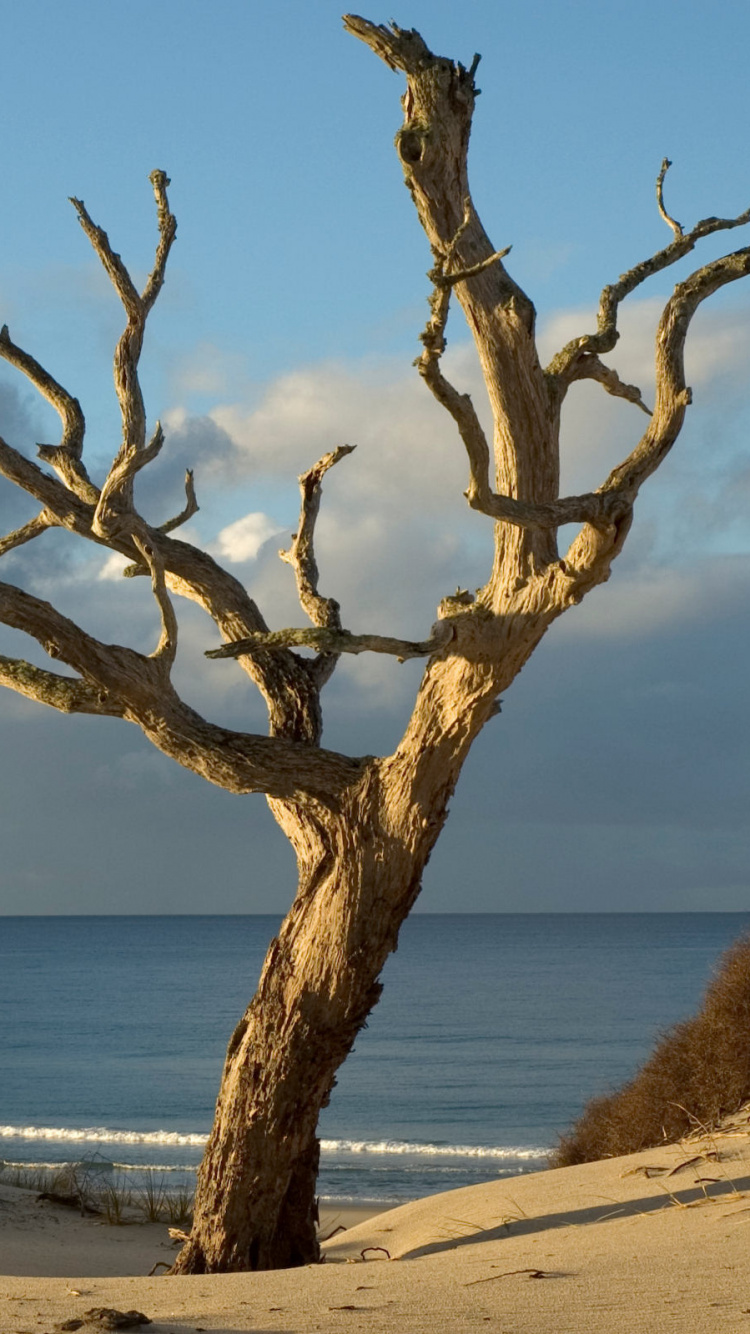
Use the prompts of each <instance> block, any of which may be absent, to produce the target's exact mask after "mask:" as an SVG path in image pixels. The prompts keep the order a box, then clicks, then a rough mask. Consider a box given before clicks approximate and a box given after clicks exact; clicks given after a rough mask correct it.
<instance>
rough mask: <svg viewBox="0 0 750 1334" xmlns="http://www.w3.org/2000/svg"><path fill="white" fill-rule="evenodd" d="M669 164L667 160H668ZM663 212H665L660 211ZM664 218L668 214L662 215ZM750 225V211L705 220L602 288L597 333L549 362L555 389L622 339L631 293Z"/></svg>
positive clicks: (560, 389) (574, 342)
mask: <svg viewBox="0 0 750 1334" xmlns="http://www.w3.org/2000/svg"><path fill="white" fill-rule="evenodd" d="M665 162H666V159H665ZM665 171H666V167H665V166H664V164H662V171H661V172H660V173H659V182H662V183H663V179H664V173H665ZM660 211H661V209H660ZM662 215H663V216H664V214H662ZM667 221H668V222H670V226H672V230H673V231H674V230H675V228H677V227H679V223H674V222H673V220H672V221H670V220H669V218H668V217H667ZM748 222H750V209H746V210H745V212H744V213H740V214H739V215H738V216H737V217H736V218H704V219H703V220H702V221H701V222H698V223H696V225H695V227H693V229H692V231H690V232H688V233H687V234H686V235H683V233H682V229H680V231H679V232H678V233H677V234H676V235H675V239H674V241H672V243H671V244H670V245H668V246H666V247H665V248H664V249H663V250H660V251H658V253H657V254H655V255H652V256H651V258H650V259H645V260H643V261H642V262H641V263H640V264H636V265H634V266H633V268H632V269H628V271H627V273H624V274H623V275H622V277H621V278H619V279H618V281H617V282H616V283H612V284H610V286H608V287H605V288H603V289H602V293H601V297H600V298H599V313H598V316H597V331H596V333H595V334H584V335H583V336H582V337H581V338H574V339H572V340H571V341H570V342H569V343H566V344H565V347H563V348H562V350H561V351H560V352H558V353H557V354H556V355H555V356H554V357H553V358H552V361H551V362H550V363H549V365H548V367H547V371H546V374H547V376H548V377H549V379H550V384H551V387H552V388H553V389H554V390H555V391H556V393H557V394H560V393H562V394H563V395H564V391H565V388H566V387H567V385H568V384H570V382H571V380H573V379H576V378H577V377H576V374H575V368H576V363H577V362H578V360H579V358H580V357H581V356H583V355H584V354H585V353H588V352H593V353H595V354H600V353H606V352H611V351H612V349H613V347H614V346H615V343H616V342H617V340H618V338H619V333H618V331H617V313H618V309H619V306H620V302H622V301H624V300H625V297H627V296H629V295H630V293H631V292H634V291H635V289H636V288H637V287H640V286H641V284H642V283H644V282H645V281H646V279H647V278H651V277H652V276H653V275H654V274H655V273H661V271H662V270H663V269H666V268H669V266H670V265H671V264H676V263H677V261H678V260H680V259H683V258H684V256H685V255H688V254H690V251H691V250H694V249H695V247H696V245H697V243H698V241H701V240H703V238H704V237H706V236H713V234H714V233H715V232H721V231H729V230H731V229H732V228H733V227H744V226H745V224H746V223H748Z"/></svg>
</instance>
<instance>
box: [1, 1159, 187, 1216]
mask: <svg viewBox="0 0 750 1334" xmlns="http://www.w3.org/2000/svg"><path fill="white" fill-rule="evenodd" d="M0 1186H14V1187H16V1188H17V1189H19V1190H28V1191H33V1192H35V1193H36V1195H37V1199H39V1200H40V1201H44V1200H46V1201H48V1202H49V1203H50V1204H56V1205H59V1206H61V1207H63V1208H68V1209H75V1210H77V1212H79V1213H80V1214H81V1216H82V1217H96V1218H99V1219H100V1220H101V1222H103V1223H109V1224H111V1225H112V1226H114V1227H122V1226H124V1225H126V1224H136V1223H167V1224H170V1225H175V1226H178V1227H184V1226H185V1225H187V1224H189V1223H190V1221H191V1219H192V1215H193V1199H194V1192H193V1191H192V1190H190V1189H188V1188H187V1187H179V1188H178V1189H177V1190H171V1189H170V1187H169V1183H168V1180H167V1178H166V1177H165V1176H164V1175H163V1174H160V1173H158V1172H148V1173H147V1174H146V1179H145V1181H144V1183H143V1184H142V1185H141V1186H140V1187H139V1188H136V1189H133V1188H132V1187H131V1186H130V1185H129V1184H128V1182H127V1181H126V1180H125V1179H124V1178H123V1176H122V1175H117V1174H115V1175H114V1176H113V1175H110V1174H105V1173H103V1172H102V1171H101V1170H100V1168H99V1166H98V1165H97V1164H94V1165H93V1170H92V1164H91V1163H89V1162H87V1161H83V1162H80V1163H63V1164H61V1165H60V1166H59V1167H56V1166H51V1165H46V1164H40V1165H39V1166H38V1167H36V1166H33V1165H31V1164H28V1163H24V1164H18V1163H6V1162H2V1161H0Z"/></svg>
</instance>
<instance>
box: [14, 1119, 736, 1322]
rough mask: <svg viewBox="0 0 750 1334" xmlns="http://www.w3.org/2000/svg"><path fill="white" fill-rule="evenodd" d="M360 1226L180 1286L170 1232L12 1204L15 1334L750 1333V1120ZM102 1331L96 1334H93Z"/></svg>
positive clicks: (439, 1199) (24, 1199)
mask: <svg viewBox="0 0 750 1334" xmlns="http://www.w3.org/2000/svg"><path fill="white" fill-rule="evenodd" d="M367 1212H368V1211H367V1210H366V1209H365V1210H363V1211H361V1212H360V1214H359V1217H358V1216H357V1215H356V1213H355V1214H351V1213H349V1212H348V1211H336V1210H334V1209H328V1210H326V1212H325V1215H324V1217H323V1218H322V1220H321V1221H322V1224H323V1231H324V1232H325V1230H326V1229H329V1230H333V1228H334V1227H336V1226H338V1224H339V1223H345V1224H346V1225H347V1230H346V1232H338V1233H337V1234H336V1235H335V1236H334V1237H332V1238H331V1239H330V1240H329V1241H328V1242H326V1243H325V1245H324V1253H325V1263H324V1264H322V1265H316V1266H311V1267H309V1268H307V1269H302V1270H285V1271H280V1272H275V1273H264V1274H238V1275H212V1276H210V1277H194V1278H173V1277H170V1276H168V1275H164V1273H163V1270H162V1272H161V1273H157V1274H156V1275H155V1276H153V1277H146V1275H147V1274H148V1271H149V1270H150V1269H152V1268H153V1266H154V1265H156V1264H157V1263H158V1262H159V1261H162V1262H168V1261H169V1259H170V1256H173V1255H174V1254H175V1244H174V1243H173V1242H172V1241H171V1239H170V1238H169V1236H168V1233H167V1230H166V1228H165V1227H164V1226H162V1225H159V1226H155V1225H143V1224H141V1225H134V1226H129V1227H110V1226H106V1225H102V1224H101V1223H99V1222H98V1221H97V1220H92V1219H81V1218H80V1217H78V1216H77V1215H76V1214H75V1213H72V1212H71V1211H69V1210H66V1209H61V1208H59V1207H57V1206H55V1205H51V1204H49V1203H46V1202H45V1203H39V1202H37V1200H36V1197H35V1195H34V1194H32V1193H30V1192H26V1191H21V1190H18V1189H15V1188H11V1187H4V1188H2V1191H1V1192H0V1270H2V1272H3V1275H4V1276H3V1277H0V1330H1V1331H2V1334H24V1331H36V1332H38V1331H42V1332H43V1334H44V1332H45V1331H50V1332H51V1331H52V1330H54V1329H55V1327H60V1326H61V1325H62V1324H63V1323H64V1322H66V1321H70V1320H75V1319H78V1320H83V1319H85V1313H86V1311H89V1310H91V1309H92V1308H97V1307H114V1308H116V1309H118V1310H121V1311H125V1310H131V1309H135V1310H137V1311H140V1312H142V1313H143V1314H144V1315H146V1316H148V1317H149V1319H150V1320H152V1321H153V1324H152V1326H151V1327H150V1328H153V1330H154V1334H166V1331H173V1334H182V1331H193V1330H206V1331H209V1330H210V1331H212V1332H213V1334H240V1331H246V1330H254V1331H263V1332H264V1334H277V1332H278V1334H281V1331H295V1332H296V1334H308V1331H318V1330H320V1331H326V1332H327V1334H338V1331H343V1330H364V1331H370V1332H371V1334H385V1332H386V1331H396V1330H398V1331H409V1334H411V1331H414V1332H415V1334H421V1332H422V1331H424V1332H425V1334H427V1331H429V1332H430V1334H444V1331H454V1330H455V1331H464V1330H467V1331H468V1330H477V1329H478V1328H485V1329H494V1330H498V1331H502V1332H503V1334H604V1332H605V1331H606V1332H607V1334H611V1332H612V1331H618V1332H619V1331H622V1332H623V1334H625V1331H628V1334H631V1332H632V1334H641V1332H642V1334H660V1332H661V1331H667V1330H669V1331H675V1330H679V1331H685V1334H688V1331H689V1332H690V1334H703V1332H704V1331H706V1332H708V1331H711V1334H713V1332H714V1331H719V1330H721V1331H727V1332H728V1334H739V1331H741V1330H748V1329H750V1260H749V1259H748V1241H749V1239H750V1232H749V1231H748V1225H750V1118H749V1117H748V1114H747V1111H745V1112H743V1114H742V1115H741V1116H740V1117H738V1118H736V1119H735V1120H734V1121H733V1122H732V1123H730V1124H727V1125H725V1126H724V1127H723V1128H722V1131H721V1133H716V1134H713V1135H706V1136H705V1137H703V1138H690V1139H689V1140H685V1141H682V1142H681V1143H678V1144H672V1145H667V1146H663V1147H660V1148H658V1149H650V1150H647V1151H645V1152H643V1153H638V1154H633V1155H630V1156H629V1157H626V1158H613V1159H609V1160H607V1161H604V1162H598V1163H588V1164H585V1165H583V1166H580V1167H567V1168H561V1169H557V1170H553V1171H545V1172H537V1173H533V1174H529V1175H527V1176H521V1177H514V1178H504V1179H502V1180H497V1181H494V1182H490V1183H488V1184H486V1185H482V1186H472V1187H470V1188H467V1189H463V1190H457V1191H450V1192H447V1193H444V1194H442V1195H435V1196H430V1197H428V1198H425V1199H422V1200H416V1201H414V1202H412V1203H410V1204H406V1205H402V1206H400V1207H399V1208H397V1209H393V1210H390V1211H389V1212H387V1213H381V1214H377V1215H374V1216H369V1217H362V1213H365V1214H366V1213H367ZM87 1328H89V1329H91V1328H93V1326H91V1325H86V1324H85V1323H84V1325H83V1326H82V1329H83V1330H84V1334H85V1331H86V1329H87Z"/></svg>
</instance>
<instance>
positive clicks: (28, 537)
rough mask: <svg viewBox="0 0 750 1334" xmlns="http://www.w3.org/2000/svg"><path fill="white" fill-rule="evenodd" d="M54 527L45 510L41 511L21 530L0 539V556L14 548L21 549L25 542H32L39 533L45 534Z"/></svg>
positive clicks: (52, 517) (53, 522) (53, 521)
mask: <svg viewBox="0 0 750 1334" xmlns="http://www.w3.org/2000/svg"><path fill="white" fill-rule="evenodd" d="M54 527H55V518H54V516H53V515H52V514H49V513H48V511H47V510H42V512H41V514H37V515H36V516H35V517H34V518H33V519H29V522H28V523H25V524H23V526H22V527H21V528H16V529H15V530H14V532H12V533H8V534H7V535H6V536H5V537H0V556H4V555H6V553H7V552H8V551H13V550H14V548H15V547H22V546H23V545H24V543H26V542H32V541H33V540H34V538H35V537H39V535H40V533H46V531H47V529H48V528H54Z"/></svg>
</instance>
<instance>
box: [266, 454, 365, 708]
mask: <svg viewBox="0 0 750 1334" xmlns="http://www.w3.org/2000/svg"><path fill="white" fill-rule="evenodd" d="M354 449H355V446H354V445H337V447H336V448H335V449H333V450H331V452H330V453H328V454H324V455H323V457H322V458H321V459H318V462H317V463H315V464H313V466H312V468H309V469H308V471H307V472H304V473H303V474H302V476H301V477H300V479H299V485H300V492H301V495H302V503H301V505H300V517H299V526H298V528H297V532H296V533H293V534H292V545H291V547H290V548H289V550H288V551H280V552H279V556H280V557H281V559H282V560H283V561H285V562H286V563H287V565H291V566H292V568H293V570H294V576H295V579H296V581H297V593H298V596H299V600H300V605H301V607H302V610H303V611H305V612H307V615H308V616H309V617H310V620H311V621H312V623H313V625H317V626H321V627H323V628H325V629H330V630H341V608H340V607H339V604H338V602H337V601H336V599H335V598H326V597H323V596H322V594H321V593H320V592H319V591H318V578H319V572H318V564H317V561H316V559H315V547H314V537H315V523H316V520H317V517H318V512H319V510H320V497H321V489H322V488H321V484H322V481H323V478H324V477H325V475H326V473H327V472H328V470H329V468H333V467H335V465H336V464H337V463H338V462H339V461H340V460H341V459H343V458H346V456H347V454H351V453H352V452H353V451H354ZM337 662H338V654H336V653H335V652H328V651H324V652H322V653H321V654H320V656H319V657H318V658H317V659H316V661H315V662H314V663H313V664H312V671H313V674H314V676H315V680H316V683H317V685H318V687H322V686H324V685H325V683H326V681H329V680H330V678H331V676H332V675H333V672H334V670H335V668H336V663H337Z"/></svg>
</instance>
